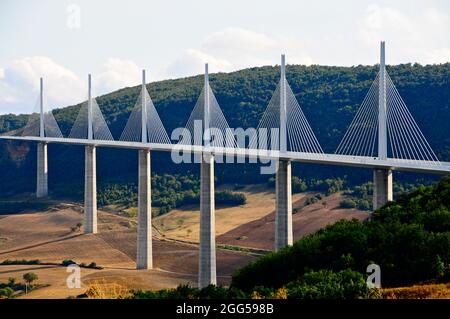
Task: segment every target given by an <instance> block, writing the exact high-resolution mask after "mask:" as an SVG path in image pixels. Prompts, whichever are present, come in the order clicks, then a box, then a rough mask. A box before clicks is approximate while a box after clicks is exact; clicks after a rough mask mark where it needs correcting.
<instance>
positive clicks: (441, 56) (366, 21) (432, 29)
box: [360, 4, 450, 64]
mask: <svg viewBox="0 0 450 319" xmlns="http://www.w3.org/2000/svg"><path fill="white" fill-rule="evenodd" d="M449 30H450V16H449V15H448V14H445V13H442V12H440V11H438V10H437V9H435V8H428V9H426V10H423V11H422V12H420V13H419V14H417V15H415V16H411V15H407V14H405V13H403V12H401V11H399V10H397V9H394V8H392V7H388V6H379V5H376V4H373V5H369V6H368V7H367V9H366V12H365V15H364V16H363V18H362V20H361V21H360V37H361V39H362V42H363V44H364V45H365V46H367V47H369V48H371V49H375V47H378V45H379V41H380V40H386V46H387V49H386V50H387V62H388V63H391V64H396V63H404V62H414V61H418V62H421V63H443V62H448V61H449V60H450V55H449V54H448V52H449V50H450V37H448V31H449ZM373 52H378V51H376V50H374V51H373Z"/></svg>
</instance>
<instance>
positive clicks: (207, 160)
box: [198, 153, 217, 288]
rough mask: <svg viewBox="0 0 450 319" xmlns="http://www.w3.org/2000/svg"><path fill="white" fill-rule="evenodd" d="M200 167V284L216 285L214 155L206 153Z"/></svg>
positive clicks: (203, 285)
mask: <svg viewBox="0 0 450 319" xmlns="http://www.w3.org/2000/svg"><path fill="white" fill-rule="evenodd" d="M200 165H201V167H200V252H199V276H198V286H199V287H200V288H203V287H206V286H208V285H210V284H213V285H216V284H217V279H216V227H215V203H214V155H212V154H208V153H204V154H203V156H202V162H201V164H200Z"/></svg>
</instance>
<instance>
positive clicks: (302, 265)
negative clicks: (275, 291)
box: [232, 177, 450, 291]
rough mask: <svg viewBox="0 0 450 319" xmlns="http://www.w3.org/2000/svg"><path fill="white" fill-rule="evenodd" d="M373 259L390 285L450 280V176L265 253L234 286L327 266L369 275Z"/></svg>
mask: <svg viewBox="0 0 450 319" xmlns="http://www.w3.org/2000/svg"><path fill="white" fill-rule="evenodd" d="M371 263H376V264H378V265H379V266H380V267H381V280H382V285H383V286H385V287H396V286H404V285H409V284H413V283H418V282H424V281H444V282H445V281H449V279H450V179H449V178H447V177H446V178H443V179H442V180H441V181H440V182H439V183H438V184H436V185H434V186H427V187H425V186H422V187H419V188H418V189H417V190H415V191H413V192H411V193H408V194H404V195H402V196H401V197H400V198H399V199H398V200H397V201H395V202H392V203H389V204H387V205H386V206H384V207H383V208H381V209H379V210H377V211H375V212H374V213H373V220H372V221H362V222H361V221H357V220H352V221H345V220H342V221H340V222H337V223H336V224H333V225H330V226H327V227H326V228H325V229H323V230H321V231H319V232H317V233H315V234H312V235H310V236H307V237H305V238H302V239H301V240H299V241H297V242H295V243H294V245H293V246H291V247H288V248H285V249H282V250H281V251H279V252H277V253H271V254H269V255H266V256H264V257H261V258H259V259H258V260H256V261H255V262H252V263H250V264H249V265H247V266H245V267H244V268H242V269H240V270H238V271H237V272H236V273H235V274H234V276H233V280H232V286H233V287H236V288H240V289H242V290H245V291H249V290H250V291H251V290H252V289H253V288H254V287H257V286H265V287H270V288H279V287H282V286H285V285H287V284H288V283H290V282H295V281H298V280H300V281H301V280H302V278H303V277H304V275H305V274H306V273H308V272H309V271H320V270H323V269H326V270H329V271H334V272H339V271H343V270H347V269H350V270H353V271H356V272H359V273H361V274H365V272H366V268H367V266H368V265H369V264H371ZM267 274H271V275H270V276H267Z"/></svg>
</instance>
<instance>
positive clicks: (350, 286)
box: [88, 270, 369, 299]
mask: <svg viewBox="0 0 450 319" xmlns="http://www.w3.org/2000/svg"><path fill="white" fill-rule="evenodd" d="M91 290H92V289H91V288H90V289H89V290H88V291H91ZM88 295H92V293H91V292H90V293H88ZM132 296H133V298H138V299H248V298H252V299H287V298H292V299H355V298H367V297H369V289H368V288H367V285H366V282H365V280H364V278H363V276H362V275H361V274H360V273H357V272H355V271H351V270H344V271H341V272H338V273H334V272H332V271H329V270H321V271H318V272H309V273H306V274H305V276H304V278H303V279H301V280H298V281H296V282H291V283H288V284H287V285H286V286H284V287H281V288H278V289H273V288H269V287H263V286H258V287H254V289H253V291H251V292H244V291H242V290H240V289H237V288H226V287H221V286H213V285H210V286H207V287H205V288H203V289H198V288H193V287H190V286H189V285H180V286H178V287H177V288H175V289H163V290H158V291H133V292H132Z"/></svg>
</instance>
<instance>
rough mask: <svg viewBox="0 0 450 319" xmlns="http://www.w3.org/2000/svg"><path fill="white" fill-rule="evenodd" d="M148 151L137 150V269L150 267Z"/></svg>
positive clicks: (151, 259) (151, 260) (151, 258)
mask: <svg viewBox="0 0 450 319" xmlns="http://www.w3.org/2000/svg"><path fill="white" fill-rule="evenodd" d="M150 172H151V170H150V151H149V150H140V151H139V186H138V188H139V190H138V192H139V194H138V230H137V254H136V268H137V269H152V268H153V256H152V205H151V179H150V178H151V177H150V176H151V175H150V174H151V173H150Z"/></svg>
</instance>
